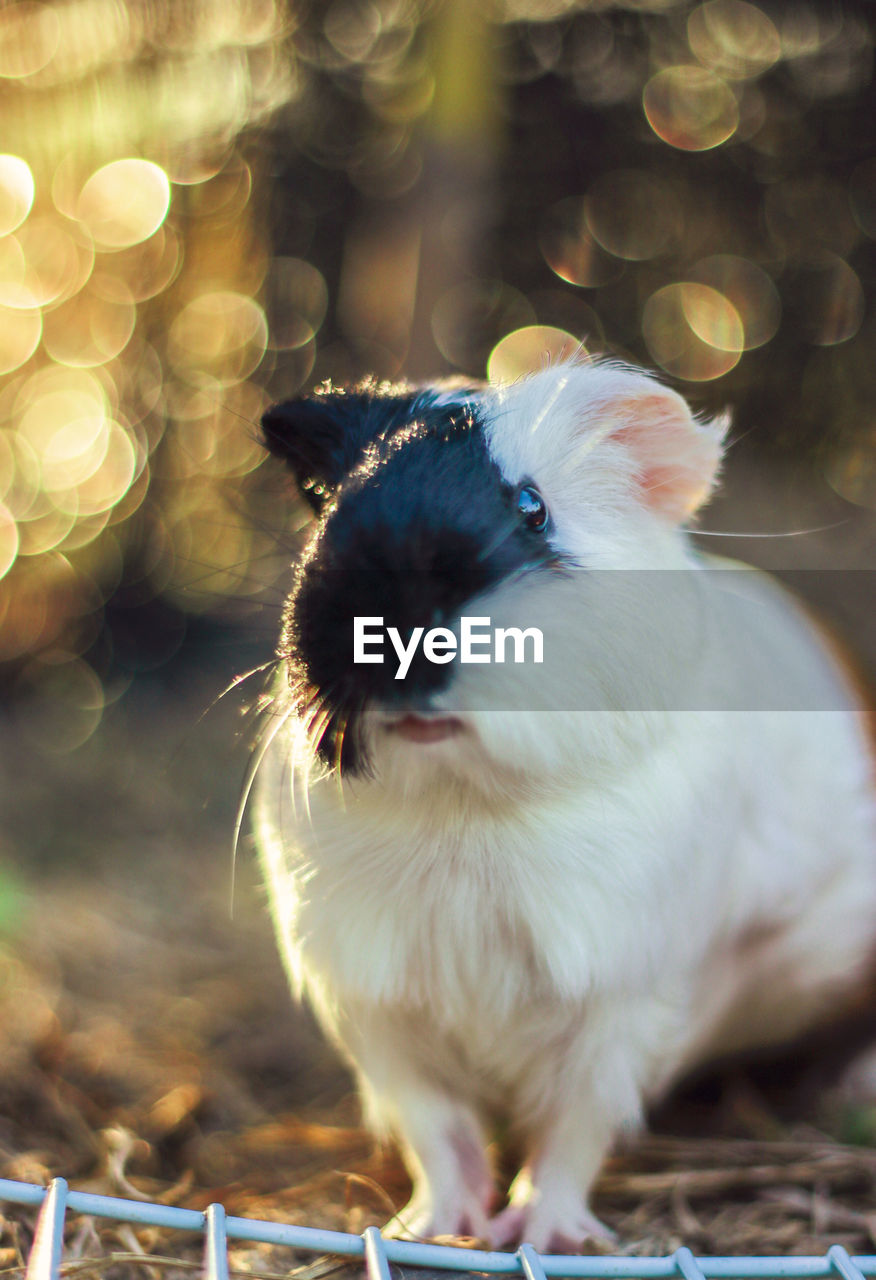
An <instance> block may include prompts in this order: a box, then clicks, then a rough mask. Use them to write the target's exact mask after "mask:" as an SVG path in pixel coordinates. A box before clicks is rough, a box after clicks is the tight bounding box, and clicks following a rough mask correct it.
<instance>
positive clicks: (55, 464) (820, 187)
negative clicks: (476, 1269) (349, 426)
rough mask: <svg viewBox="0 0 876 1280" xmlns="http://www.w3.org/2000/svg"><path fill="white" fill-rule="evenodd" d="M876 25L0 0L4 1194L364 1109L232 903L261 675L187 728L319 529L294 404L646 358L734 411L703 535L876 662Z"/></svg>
mask: <svg viewBox="0 0 876 1280" xmlns="http://www.w3.org/2000/svg"><path fill="white" fill-rule="evenodd" d="M873 18H874V13H873V5H872V4H868V3H865V2H862V3H857V4H856V3H853V2H851V0H842V2H839V0H838V2H836V3H833V4H830V5H827V4H816V3H807V2H805V0H801V2H800V3H790V2H789V3H781V2H780V0H705V3H697V4H694V3H685V2H675V0H638V2H636V3H628V4H615V3H610V2H608V0H594V2H592V3H587V0H493V2H492V3H486V2H479V0H221V2H211V0H186V3H183V2H182V0H149V2H148V3H147V0H45V2H40V0H20V2H18V3H8V2H7V3H3V4H2V5H0V151H2V153H3V154H0V681H2V687H3V691H4V710H3V712H2V718H0V764H2V777H3V780H2V782H0V798H2V801H3V808H4V810H5V812H6V818H5V820H4V823H3V824H2V832H0V927H2V931H3V933H2V936H3V939H5V945H6V951H5V952H4V955H5V963H6V964H7V966H8V969H7V971H6V972H7V976H6V977H5V978H4V979H3V981H2V982H0V995H2V1003H3V1009H4V1010H5V1012H4V1031H3V1032H2V1033H0V1034H2V1035H3V1037H4V1042H3V1045H2V1046H0V1047H2V1053H3V1055H4V1056H3V1063H2V1064H0V1065H3V1066H4V1072H3V1075H4V1079H5V1081H6V1083H5V1084H4V1085H3V1086H2V1089H5V1091H6V1096H5V1101H4V1099H3V1098H2V1097H0V1154H3V1155H4V1159H6V1162H7V1163H6V1166H5V1167H6V1168H7V1171H8V1170H9V1169H12V1170H13V1171H15V1170H18V1174H19V1175H20V1174H21V1169H22V1168H31V1169H33V1168H35V1169H36V1170H37V1171H39V1170H40V1169H43V1170H46V1169H47V1170H49V1171H64V1172H71V1171H72V1172H73V1173H76V1172H77V1171H78V1172H81V1171H83V1170H87V1169H90V1168H93V1167H96V1166H95V1162H98V1163H99V1162H100V1160H103V1161H104V1166H105V1167H110V1165H111V1163H112V1162H111V1160H110V1156H109V1155H108V1154H107V1151H108V1150H109V1148H107V1149H106V1150H105V1149H104V1147H103V1146H101V1143H102V1142H103V1139H100V1140H98V1139H97V1138H96V1137H95V1136H94V1135H95V1134H97V1133H103V1132H109V1131H110V1130H112V1129H113V1126H116V1127H118V1126H121V1129H122V1130H124V1131H125V1132H134V1133H137V1134H140V1135H141V1137H142V1135H145V1137H142V1142H143V1144H144V1146H143V1147H142V1148H137V1150H139V1151H140V1155H141V1157H142V1158H143V1160H145V1161H146V1165H144V1167H148V1168H149V1169H151V1171H152V1173H153V1174H155V1175H156V1176H157V1174H158V1171H160V1170H162V1169H163V1170H164V1172H165V1174H166V1175H167V1176H168V1177H174V1176H176V1175H177V1174H178V1173H179V1170H180V1169H185V1168H188V1169H189V1170H192V1169H194V1170H195V1174H194V1175H193V1176H195V1177H196V1179H199V1180H200V1181H201V1182H204V1183H210V1182H212V1183H216V1182H217V1181H221V1180H222V1179H223V1178H228V1177H231V1176H232V1174H231V1173H229V1170H228V1168H226V1166H225V1165H222V1161H221V1160H219V1165H216V1164H215V1161H216V1160H217V1159H219V1157H218V1156H217V1154H216V1153H217V1150H218V1149H219V1147H218V1146H217V1142H216V1140H215V1133H216V1132H219V1133H228V1132H231V1131H237V1130H238V1129H239V1128H240V1126H242V1125H245V1124H247V1123H250V1122H251V1121H252V1119H253V1117H254V1116H266V1115H267V1114H268V1113H269V1112H270V1110H271V1107H272V1106H273V1105H274V1103H275V1102H276V1099H277V1098H282V1099H283V1100H284V1101H285V1104H286V1105H291V1103H293V1102H295V1101H296V1099H298V1098H299V1097H301V1098H303V1097H305V1096H307V1097H309V1098H312V1097H313V1096H315V1093H316V1094H319V1091H320V1088H322V1086H321V1085H319V1084H318V1082H317V1077H318V1079H319V1080H322V1081H324V1082H325V1081H328V1082H329V1083H328V1084H326V1085H325V1088H326V1090H327V1094H326V1096H327V1097H328V1096H329V1095H330V1096H331V1097H334V1096H335V1095H336V1093H337V1091H338V1090H342V1088H343V1080H342V1078H341V1077H339V1076H338V1075H337V1074H334V1075H332V1069H330V1068H329V1067H328V1065H327V1063H328V1059H327V1058H322V1059H320V1057H319V1054H320V1053H321V1052H322V1051H321V1050H319V1049H318V1048H317V1047H315V1042H314V1041H312V1039H308V1036H310V1035H311V1033H310V1032H309V1031H308V1030H307V1029H306V1026H305V1024H304V1023H302V1022H301V1020H300V1018H298V1017H297V1015H294V1014H293V1013H292V1011H291V1010H289V1011H288V1012H287V1001H286V999H285V996H284V994H283V991H282V986H283V983H282V978H281V976H280V975H279V968H278V964H277V962H276V960H275V958H274V955H273V949H272V943H271V939H270V937H269V935H268V930H267V923H266V920H265V917H264V912H263V907H262V904H261V900H260V898H259V894H258V890H257V888H256V887H255V884H254V878H253V875H252V871H251V867H250V865H249V861H250V860H249V859H248V858H244V859H242V862H243V865H242V867H241V868H240V872H239V877H238V889H237V894H238V897H237V908H236V910H237V915H236V918H235V921H234V922H232V921H231V920H230V918H229V916H228V910H227V901H228V894H229V882H230V876H229V872H228V865H227V858H226V850H227V847H228V844H229V841H230V833H231V830H232V828H233V825H234V821H235V804H236V800H237V791H238V784H239V780H240V778H241V777H242V776H243V774H244V772H245V769H246V758H247V751H246V746H245V741H246V738H247V734H248V732H249V731H248V729H247V722H246V719H245V718H242V717H241V714H240V713H241V710H242V709H244V708H245V707H246V706H247V705H248V704H249V703H250V702H252V700H253V698H254V697H255V696H256V694H257V692H258V687H259V680H260V677H259V676H258V675H256V676H255V677H253V679H252V681H251V682H249V683H246V682H242V683H241V684H240V686H239V687H238V688H236V689H235V691H234V693H233V694H231V695H229V696H228V697H226V698H223V699H220V701H219V702H218V704H217V706H216V707H215V708H214V709H212V710H208V708H210V707H211V704H212V703H213V702H214V700H215V699H216V698H217V696H218V695H219V694H220V693H221V691H222V689H223V688H224V686H225V685H227V684H228V683H229V682H231V681H232V680H233V679H234V677H236V676H238V675H243V674H244V673H245V672H246V671H248V670H249V669H251V668H254V667H257V666H258V665H259V664H261V663H264V662H266V661H267V660H268V659H269V658H270V656H271V654H272V651H273V646H274V637H275V633H276V630H277V625H278V618H279V610H280V607H281V602H282V596H283V590H284V586H285V583H286V580H287V577H288V569H289V563H290V560H291V557H292V554H293V552H294V547H295V545H296V542H297V535H298V532H299V530H300V529H301V527H302V524H303V520H304V516H303V513H302V512H301V511H300V509H299V508H298V506H297V504H296V503H295V501H294V499H293V495H292V494H291V493H290V490H289V488H288V485H287V483H286V480H285V478H284V477H283V476H282V475H280V474H278V469H277V466H276V464H272V463H268V462H266V461H265V459H264V457H263V452H262V450H261V448H260V446H259V443H258V420H259V416H260V413H261V412H262V410H263V409H264V407H265V406H266V405H267V404H268V403H270V402H271V401H272V400H274V399H277V398H280V397H282V396H287V395H291V394H294V393H296V392H298V391H301V390H306V389H307V388H309V387H312V386H314V385H316V384H318V383H320V382H322V381H324V380H325V379H331V380H332V381H333V382H335V383H346V382H349V381H351V380H355V379H359V378H362V377H364V376H366V375H375V376H377V377H378V378H381V379H402V378H408V379H411V380H417V379H422V378H427V377H429V376H433V375H436V374H444V373H457V374H465V375H468V376H471V377H473V378H485V377H491V378H513V377H516V376H518V375H519V374H520V373H521V372H523V371H525V370H526V369H528V368H532V367H538V365H539V364H540V363H541V361H542V359H543V358H544V353H545V352H551V353H554V354H556V353H558V352H561V351H563V350H568V349H570V347H572V346H577V345H578V344H579V343H583V344H584V345H585V346H586V348H587V349H588V350H589V351H591V352H593V353H600V352H607V353H612V354H616V355H620V356H622V357H624V358H630V359H633V360H636V361H641V362H643V363H645V364H647V365H649V366H651V367H653V368H656V369H657V370H658V371H660V372H661V373H662V374H663V375H664V376H665V377H666V378H667V379H668V380H669V381H671V382H672V384H673V385H675V386H676V387H677V388H678V389H679V390H680V391H681V392H682V393H683V394H684V395H685V396H687V397H688V398H689V400H690V401H691V402H692V403H693V405H694V406H695V408H696V409H698V410H703V411H715V410H719V409H723V408H726V407H729V408H730V409H731V410H732V412H733V421H734V427H733V433H732V434H733V439H734V444H733V447H732V448H731V452H730V456H729V460H728V468H727V472H728V479H727V490H726V493H725V495H723V496H722V497H721V498H720V499H719V500H718V501H717V502H716V503H715V504H714V505H713V507H712V508H710V511H709V513H708V515H707V517H706V518H705V520H704V522H703V528H704V530H705V531H706V533H707V534H712V535H715V534H717V533H723V534H728V535H730V534H732V535H734V536H733V537H732V538H731V537H717V536H712V537H711V538H710V540H709V542H708V543H705V542H704V545H707V546H708V547H709V549H714V550H721V551H722V552H728V553H730V554H734V555H738V556H740V558H743V559H746V560H754V561H757V562H758V563H763V564H767V565H770V566H772V567H775V568H777V569H779V570H785V571H788V572H790V573H792V574H794V573H796V574H797V577H798V578H802V579H806V581H804V582H803V585H804V588H805V587H806V586H807V582H809V585H810V587H811V590H810V594H812V595H814V596H815V597H817V598H818V599H819V600H821V601H822V603H826V604H827V606H828V608H829V610H830V612H831V614H832V616H835V617H836V618H838V619H839V622H840V624H841V625H844V626H845V627H846V629H847V631H848V632H849V638H850V639H851V641H852V644H853V647H855V648H856V649H857V650H858V651H859V652H860V653H861V655H862V657H863V659H864V662H865V664H866V663H868V662H870V663H871V664H873V663H874V660H876V633H874V611H873V609H872V608H871V598H872V591H871V590H870V585H869V573H868V571H869V569H870V568H872V565H873V558H874V548H876V514H874V513H876V408H874V406H876V358H874V356H876V317H874V309H873V282H874V262H876V148H874V140H876V91H874V77H873V44H874V21H873ZM812 529H814V530H815V532H813V533H809V532H806V531H807V530H812ZM738 535H744V536H743V537H739V536H738ZM751 535H759V536H751ZM760 535H765V536H760ZM777 535H778V536H777ZM787 535H792V536H787ZM800 570H804V571H806V572H805V573H804V574H802V575H801V574H800V573H799V571H800ZM825 570H827V571H829V572H827V573H826V572H825ZM840 570H842V571H843V572H840ZM809 575H811V582H810V580H809ZM798 585H799V583H798ZM250 690H251V692H250ZM205 712H206V716H205V718H204V719H203V721H202V722H200V723H199V717H200V716H201V714H202V713H205ZM74 908H75V909H74ZM205 913H206V914H205ZM168 937H172V942H171V941H168ZM218 971H221V972H222V973H223V974H224V975H225V977H224V985H223V984H222V983H218V985H217V982H218V980H217V978H216V973H217V972H218ZM22 992H24V995H22ZM147 992H148V997H147ZM284 1019H286V1020H285V1021H284ZM293 1041H294V1042H295V1043H296V1044H300V1045H303V1046H304V1048H303V1049H301V1051H300V1052H297V1051H296V1053H291V1054H290V1050H289V1045H290V1044H291V1043H292V1042H293ZM223 1055H225V1056H224V1057H223ZM314 1062H317V1065H318V1067H319V1070H317V1069H316V1068H314V1067H313V1063H314ZM132 1064H136V1068H135V1066H133V1065H132ZM217 1064H219V1065H217ZM308 1064H310V1066H308ZM320 1071H322V1072H323V1074H322V1075H320V1074H319V1072H320ZM217 1073H218V1074H217ZM223 1073H224V1074H223ZM314 1073H316V1074H314ZM220 1077H221V1078H220ZM35 1081H38V1082H40V1083H39V1088H37V1085H36V1084H35V1083H34V1082H35ZM205 1081H208V1083H205ZM296 1081H297V1083H295V1082H296ZM181 1082H182V1083H181ZM183 1084H184V1085H185V1088H186V1089H187V1090H188V1092H185V1090H184V1091H183V1093H174V1092H173V1091H174V1089H177V1088H181V1087H182V1085H183ZM40 1090H42V1092H40ZM314 1091H315V1092H314ZM320 1096H321V1095H320ZM167 1097H170V1098H171V1101H170V1102H167V1101H166V1099H167ZM162 1100H165V1101H164V1102H163V1101H162ZM159 1104H161V1105H159ZM156 1108H157V1110H156ZM162 1108H163V1109H162ZM211 1108H212V1111H211ZM25 1115H33V1116H37V1115H38V1116H40V1117H42V1119H40V1121H39V1124H38V1125H37V1130H36V1131H32V1130H29V1129H28V1126H27V1124H25V1123H24V1122H23V1120H22V1117H23V1116H25ZM71 1115H72V1116H74V1118H73V1119H71ZM3 1117H5V1119H3ZM76 1117H78V1119H77V1118H76ZM120 1117H121V1118H120ZM205 1117H206V1118H205ZM210 1117H212V1118H210ZM77 1126H78V1127H77ZM126 1126H127V1127H126ZM150 1126H151V1127H150ZM59 1135H60V1136H59ZM208 1139H209V1142H208ZM113 1141H115V1140H113ZM210 1142H212V1143H213V1146H212V1147H210ZM186 1143H188V1144H189V1145H188V1146H187V1145H186ZM193 1143H194V1144H195V1145H194V1146H193V1145H192V1144H193ZM198 1143H201V1146H198V1145H197V1144H198ZM150 1144H151V1146H150ZM162 1144H164V1145H162ZM204 1144H206V1146H205V1145H204ZM110 1145H112V1144H110ZM219 1146H221V1144H219ZM196 1147H197V1152H198V1153H200V1154H192V1153H193V1152H194V1151H195V1148H196ZM115 1149H116V1148H112V1150H115ZM147 1149H149V1150H151V1151H152V1155H151V1156H149V1157H148V1159H152V1161H153V1163H152V1165H149V1163H148V1159H147V1156H146V1155H144V1154H143V1152H144V1151H146V1150H147ZM156 1151H157V1152H159V1154H158V1155H155V1152H156ZM180 1152H183V1153H184V1154H182V1155H181V1154H179V1153H180ZM205 1152H206V1154H205ZM211 1152H212V1154H211ZM4 1153H5V1154H4ZM22 1153H25V1155H26V1157H27V1160H31V1162H32V1163H31V1164H30V1165H28V1164H27V1163H26V1162H25V1165H24V1166H22V1165H21V1163H20V1161H21V1159H23V1158H24V1157H23V1155H22ZM101 1153H102V1154H101ZM162 1153H163V1154H162ZM223 1158H224V1157H223ZM211 1159H212V1160H213V1161H214V1164H211V1163H210V1160H211ZM199 1160H200V1164H199V1163H198V1161H199ZM10 1161H11V1164H10V1163H9V1162H10ZM107 1161H110V1164H109V1165H107V1163H106V1162H107ZM162 1161H163V1162H164V1163H163V1164H162ZM117 1165H118V1161H117ZM119 1167H120V1166H119ZM13 1176H16V1175H15V1173H14V1172H13ZM378 1216H379V1215H378ZM719 1243H720V1241H719ZM716 1251H719V1252H720V1249H716Z"/></svg>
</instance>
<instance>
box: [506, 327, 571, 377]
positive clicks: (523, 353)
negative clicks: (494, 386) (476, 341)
mask: <svg viewBox="0 0 876 1280" xmlns="http://www.w3.org/2000/svg"><path fill="white" fill-rule="evenodd" d="M584 355H586V352H585V350H584V347H583V344H582V343H581V342H580V341H579V340H578V339H577V338H576V337H575V336H574V335H573V334H571V333H567V332H566V331H565V330H564V329H555V328H553V327H552V326H551V325H546V324H533V325H527V326H526V328H523V329H515V330H514V331H513V332H512V333H507V334H506V335H505V337H504V338H503V339H502V340H501V342H497V343H496V345H495V347H493V350H492V351H491V352H490V356H489V359H488V360H487V378H488V379H489V381H490V382H516V381H517V379H518V378H523V377H525V376H526V374H528V373H536V372H537V371H538V370H539V369H544V368H546V367H547V366H548V365H551V364H558V363H559V362H560V361H562V360H571V359H573V358H575V357H582V356H584Z"/></svg>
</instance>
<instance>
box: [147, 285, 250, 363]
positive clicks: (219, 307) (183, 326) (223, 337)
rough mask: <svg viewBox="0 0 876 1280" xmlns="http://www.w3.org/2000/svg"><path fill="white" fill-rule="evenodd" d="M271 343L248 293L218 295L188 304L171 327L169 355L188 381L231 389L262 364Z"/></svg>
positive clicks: (203, 296) (201, 298)
mask: <svg viewBox="0 0 876 1280" xmlns="http://www.w3.org/2000/svg"><path fill="white" fill-rule="evenodd" d="M267 341H268V326H267V321H266V320H265V313H264V311H263V310H262V308H261V307H260V306H259V305H258V303H257V302H255V301H254V300H253V299H252V298H250V297H249V296H248V295H247V294H244V293H235V292H233V291H232V290H220V291H217V292H215V293H204V294H201V296H200V297H198V298H194V299H193V300H192V301H191V302H189V303H188V304H187V305H186V306H185V307H183V309H182V311H180V313H179V315H178V316H177V317H176V319H175V320H174V322H173V324H172V325H171V327H170V334H169V340H168V353H169V356H170V361H171V363H172V365H173V366H174V368H175V369H176V370H177V371H178V372H179V373H180V374H181V375H182V376H183V377H185V378H186V380H187V381H190V382H194V383H196V384H198V383H205V382H207V383H208V382H210V381H218V382H219V383H221V384H225V385H230V384H231V383H234V382H242V381H243V379H244V378H248V377H249V375H250V374H251V373H253V372H254V370H255V369H257V368H258V366H259V364H261V361H262V359H263V358H264V354H265V348H266V346H267Z"/></svg>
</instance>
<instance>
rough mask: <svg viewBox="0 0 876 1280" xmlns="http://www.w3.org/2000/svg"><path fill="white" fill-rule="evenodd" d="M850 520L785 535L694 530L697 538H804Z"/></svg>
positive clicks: (819, 525) (790, 531) (792, 531)
mask: <svg viewBox="0 0 876 1280" xmlns="http://www.w3.org/2000/svg"><path fill="white" fill-rule="evenodd" d="M848 523H849V520H848V518H846V519H843V520H834V521H833V523H832V524H817V525H813V527H812V528H811V529H788V530H787V531H785V532H783V533H724V532H723V531H722V530H720V529H693V530H692V533H693V535H694V537H697V538H802V537H805V535H806V534H808V533H825V532H827V530H828V529H839V528H840V527H841V526H842V525H844V524H848Z"/></svg>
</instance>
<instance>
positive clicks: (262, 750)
mask: <svg viewBox="0 0 876 1280" xmlns="http://www.w3.org/2000/svg"><path fill="white" fill-rule="evenodd" d="M292 715H294V708H293V707H289V708H287V709H286V711H285V712H284V713H283V714H282V715H281V716H279V717H278V718H277V719H276V720H275V721H274V722H273V723H272V724H271V726H270V729H269V730H268V731H267V732H266V733H265V734H264V735H263V736H262V738H261V739H260V741H259V743H258V745H257V746H256V749H255V751H254V752H253V754H252V755H251V756H250V760H249V764H248V765H247V770H246V774H245V775H244V779H243V786H242V788H241V793H240V799H239V800H238V803H237V814H236V816H235V821H234V834H233V836H232V840H231V895H230V900H229V903H228V910H229V914H230V916H231V919H232V920H233V919H234V888H235V882H236V877H237V849H238V846H239V844H240V833H241V830H242V829H243V819H244V816H245V814H246V810H247V807H248V805H249V798H250V795H251V794H252V789H253V787H254V786H255V780H256V777H257V776H258V772H259V769H260V768H261V766H262V764H263V762H264V759H265V756H266V755H267V754H268V751H269V750H270V749H271V745H272V743H273V741H274V739H275V738H276V736H277V734H278V733H279V732H280V730H281V729H282V728H283V726H284V725H285V724H286V722H287V721H288V720H289V718H290V716H292Z"/></svg>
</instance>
